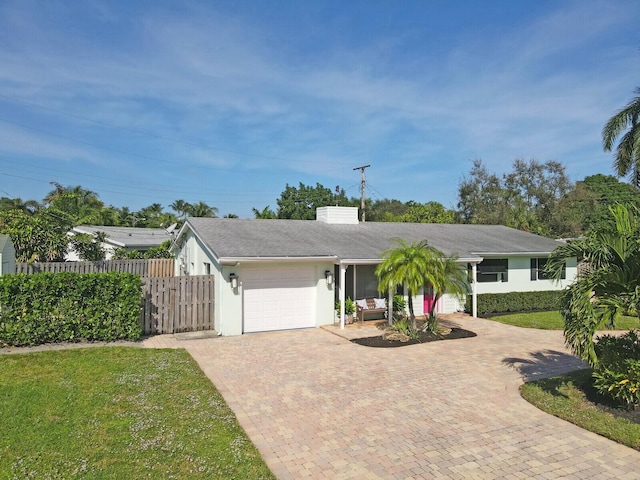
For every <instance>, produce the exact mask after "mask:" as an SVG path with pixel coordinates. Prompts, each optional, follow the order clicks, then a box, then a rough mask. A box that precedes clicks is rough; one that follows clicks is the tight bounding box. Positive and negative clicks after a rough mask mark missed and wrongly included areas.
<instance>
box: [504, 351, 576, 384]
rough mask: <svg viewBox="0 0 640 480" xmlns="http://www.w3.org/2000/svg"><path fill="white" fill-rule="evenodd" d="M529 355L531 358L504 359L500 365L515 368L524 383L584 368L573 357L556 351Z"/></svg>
mask: <svg viewBox="0 0 640 480" xmlns="http://www.w3.org/2000/svg"><path fill="white" fill-rule="evenodd" d="M531 355H532V357H533V358H513V357H509V358H505V359H503V360H502V363H504V364H507V365H510V366H511V367H513V368H515V369H516V370H517V371H518V372H519V373H520V375H522V378H523V379H524V381H526V382H530V381H532V380H537V379H539V378H545V377H551V376H554V375H560V374H562V373H566V372H570V371H573V370H578V369H581V368H585V367H586V365H585V364H584V363H583V362H582V361H581V360H579V359H577V358H576V357H574V356H573V355H569V354H568V353H566V352H560V351H557V350H542V351H540V352H534V353H532V354H531Z"/></svg>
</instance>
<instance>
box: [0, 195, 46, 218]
mask: <svg viewBox="0 0 640 480" xmlns="http://www.w3.org/2000/svg"><path fill="white" fill-rule="evenodd" d="M41 207H42V205H40V204H39V203H38V202H37V201H36V200H26V201H23V200H22V199H21V198H20V197H16V198H9V197H2V198H0V210H2V211H9V210H20V211H22V212H25V213H30V214H33V213H36V212H37V211H38V210H40V208H41Z"/></svg>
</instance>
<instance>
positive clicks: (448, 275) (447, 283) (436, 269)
mask: <svg viewBox="0 0 640 480" xmlns="http://www.w3.org/2000/svg"><path fill="white" fill-rule="evenodd" d="M434 250H435V249H434ZM434 254H435V255H436V258H435V261H434V262H433V264H432V265H431V268H429V269H427V270H425V271H424V276H425V279H426V282H425V283H429V284H431V286H432V287H433V295H434V297H433V302H432V303H431V309H430V310H429V312H428V313H429V317H428V319H427V328H428V329H429V331H431V332H432V333H438V315H437V313H436V305H437V303H438V300H439V299H440V298H441V297H442V296H443V295H444V294H445V293H448V294H451V295H455V296H457V297H460V298H462V297H463V296H464V295H467V294H468V293H469V290H470V286H469V273H468V272H467V268H466V264H464V265H461V264H460V263H458V257H456V256H453V257H445V256H444V254H443V253H442V252H439V251H437V250H435V252H434Z"/></svg>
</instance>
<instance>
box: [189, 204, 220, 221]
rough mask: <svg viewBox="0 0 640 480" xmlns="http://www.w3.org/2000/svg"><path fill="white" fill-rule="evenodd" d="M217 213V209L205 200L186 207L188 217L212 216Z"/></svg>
mask: <svg viewBox="0 0 640 480" xmlns="http://www.w3.org/2000/svg"><path fill="white" fill-rule="evenodd" d="M217 213H218V209H217V208H215V207H211V206H209V205H207V204H206V203H205V202H202V201H200V202H198V203H194V204H193V205H190V206H189V208H188V209H187V215H189V216H190V217H214V218H215V216H216V214H217Z"/></svg>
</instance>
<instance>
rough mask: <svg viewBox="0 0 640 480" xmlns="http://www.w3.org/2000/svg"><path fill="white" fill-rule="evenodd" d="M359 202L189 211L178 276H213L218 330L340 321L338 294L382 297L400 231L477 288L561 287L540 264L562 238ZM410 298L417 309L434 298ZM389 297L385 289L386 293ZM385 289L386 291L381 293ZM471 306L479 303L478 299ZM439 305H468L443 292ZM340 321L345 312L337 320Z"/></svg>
mask: <svg viewBox="0 0 640 480" xmlns="http://www.w3.org/2000/svg"><path fill="white" fill-rule="evenodd" d="M357 215H358V210H357V208H354V207H323V208H319V209H318V212H317V220H316V221H308V220H240V219H224V218H188V219H187V221H186V223H185V224H184V225H183V227H182V229H181V230H180V232H179V233H178V235H177V237H176V241H175V242H174V244H173V246H172V250H173V252H174V254H175V255H176V275H214V276H215V277H216V278H215V280H216V281H215V329H216V330H217V331H218V332H220V333H221V334H222V335H239V334H242V333H247V332H259V331H267V330H283V329H292V328H303V327H318V326H320V325H324V324H330V323H332V322H333V321H334V318H335V317H334V315H335V314H334V305H335V301H336V300H341V301H342V303H343V305H344V299H345V298H347V297H350V298H352V299H362V298H370V297H379V296H381V294H380V293H378V291H377V289H378V279H377V277H376V275H375V273H374V271H375V268H376V266H377V265H378V264H379V263H380V261H381V257H382V254H383V252H384V251H385V250H387V249H389V248H392V247H394V246H395V243H394V242H393V239H394V238H400V239H403V240H405V241H407V242H418V241H422V240H427V241H428V242H429V244H430V245H432V246H434V247H436V248H437V249H439V250H440V251H442V252H443V253H444V254H445V255H457V256H458V257H459V260H458V261H459V262H460V263H462V264H465V265H468V266H469V270H470V273H471V275H472V278H475V279H476V281H474V282H472V285H473V296H475V295H476V294H478V293H490V292H512V291H533V290H555V289H562V288H564V287H565V286H567V285H568V284H569V283H570V282H572V281H573V279H574V278H575V276H576V271H577V266H576V265H577V263H576V261H575V259H574V260H572V261H570V262H568V263H567V265H566V269H565V277H566V278H564V279H563V280H562V281H561V282H559V283H556V282H552V281H551V280H548V279H546V278H544V274H543V273H542V270H541V269H542V267H543V266H544V263H545V262H546V260H547V258H548V256H549V254H550V253H551V252H552V251H553V250H554V249H555V248H556V247H557V246H558V245H560V242H558V241H555V240H550V239H548V238H544V237H540V236H538V235H533V234H531V233H526V232H522V231H519V230H514V229H512V228H508V227H504V226H493V225H452V224H420V223H379V222H367V223H359V222H358V218H357ZM429 294H430V291H429V286H428V285H425V288H424V289H423V291H421V292H418V293H417V295H416V296H415V297H414V306H415V311H416V314H422V313H423V312H424V310H425V309H426V308H427V307H428V306H429V302H430V301H432V299H433V297H431V296H430V295H429ZM383 295H384V294H383ZM385 296H386V295H385ZM474 304H475V302H474ZM436 308H437V311H438V312H440V313H448V312H455V311H458V310H461V309H462V305H461V304H460V303H459V301H458V300H457V299H456V298H455V297H453V296H451V295H444V296H443V297H442V298H441V299H440V301H439V302H438V304H437V305H436ZM341 320H342V321H344V316H343V317H342V319H341Z"/></svg>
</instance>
